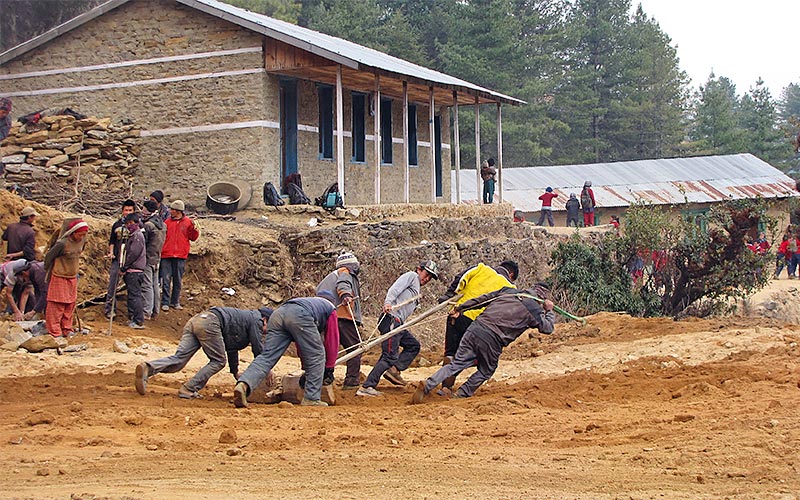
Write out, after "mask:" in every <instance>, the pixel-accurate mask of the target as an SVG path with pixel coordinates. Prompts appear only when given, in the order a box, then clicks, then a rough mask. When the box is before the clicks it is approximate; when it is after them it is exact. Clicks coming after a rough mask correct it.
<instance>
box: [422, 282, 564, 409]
mask: <svg viewBox="0 0 800 500" xmlns="http://www.w3.org/2000/svg"><path fill="white" fill-rule="evenodd" d="M536 297H537V291H536V290H535V289H529V290H524V291H518V290H514V289H509V288H505V289H501V290H497V291H495V292H491V293H487V294H485V295H481V296H480V297H476V298H474V299H472V300H468V301H467V302H464V303H463V304H459V305H457V306H456V307H455V309H454V312H453V314H454V315H459V314H461V313H462V312H465V311H469V310H471V309H474V308H485V310H484V312H483V313H482V314H481V315H480V316H479V317H478V318H477V319H476V320H475V321H473V322H472V324H471V325H470V326H469V328H468V329H467V332H466V333H465V334H464V338H463V339H462V340H461V343H460V344H459V346H458V351H456V355H455V358H454V359H453V361H452V362H451V363H450V364H448V365H445V366H443V367H442V368H440V369H439V370H438V371H437V372H436V373H434V374H433V375H432V376H430V377H429V378H428V379H427V380H425V381H424V382H420V383H418V384H417V389H416V391H414V394H413V396H412V398H411V403H412V404H418V403H421V402H422V400H423V398H424V397H425V395H426V394H429V393H430V392H431V391H432V390H433V389H435V388H436V386H438V385H439V384H441V383H442V382H443V381H444V380H446V379H447V378H448V377H451V376H453V375H454V374H456V373H458V372H460V371H462V370H464V369H466V368H469V367H471V366H473V364H474V363H475V362H476V361H477V363H478V370H477V371H476V372H475V373H473V374H472V376H470V377H469V379H467V381H466V382H464V384H462V385H461V387H459V388H458V391H457V392H456V394H455V395H454V397H456V398H469V397H472V395H473V394H475V391H476V390H477V389H478V387H480V386H481V384H483V383H484V382H486V381H487V380H489V379H490V378H491V377H492V375H494V372H495V370H497V363H498V361H499V359H500V354H502V352H503V348H505V347H507V346H508V345H509V344H510V343H511V342H513V341H514V340H516V339H517V337H519V336H520V335H521V334H522V333H523V332H524V331H525V330H527V329H528V328H537V329H538V330H539V332H541V333H545V334H549V333H552V332H553V329H554V326H553V323H554V322H555V314H554V313H553V302H552V301H550V300H549V299H546V300H544V301H543V304H542V305H539V302H538V301H537V300H536ZM530 336H532V334H531V335H530Z"/></svg>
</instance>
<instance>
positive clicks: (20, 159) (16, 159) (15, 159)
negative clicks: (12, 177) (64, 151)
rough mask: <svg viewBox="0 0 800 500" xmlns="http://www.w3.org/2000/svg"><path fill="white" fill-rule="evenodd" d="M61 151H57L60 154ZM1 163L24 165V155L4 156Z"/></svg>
mask: <svg viewBox="0 0 800 500" xmlns="http://www.w3.org/2000/svg"><path fill="white" fill-rule="evenodd" d="M60 152H61V151H59V153H60ZM2 163H25V155H10V156H4V157H3V159H2Z"/></svg>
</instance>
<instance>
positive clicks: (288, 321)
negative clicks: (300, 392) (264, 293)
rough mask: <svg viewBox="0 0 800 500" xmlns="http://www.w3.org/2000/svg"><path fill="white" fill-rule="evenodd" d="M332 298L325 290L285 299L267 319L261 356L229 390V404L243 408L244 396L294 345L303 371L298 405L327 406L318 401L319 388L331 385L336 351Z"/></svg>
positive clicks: (336, 338) (336, 336) (336, 322)
mask: <svg viewBox="0 0 800 500" xmlns="http://www.w3.org/2000/svg"><path fill="white" fill-rule="evenodd" d="M334 302H335V297H334V296H333V294H331V293H330V292H329V291H327V290H323V291H321V292H319V296H318V297H299V298H294V299H289V300H287V301H286V302H284V303H283V304H282V305H281V306H280V307H278V308H277V309H275V312H273V313H272V316H270V318H269V324H268V325H267V336H266V338H265V339H264V346H263V350H262V352H261V354H259V355H258V356H256V359H254V360H253V362H252V363H250V366H248V367H247V370H245V371H244V373H243V374H242V375H241V376H240V377H239V381H238V382H237V383H236V387H234V388H233V404H234V406H236V407H237V408H243V407H246V406H247V396H249V395H250V393H251V392H252V391H253V390H254V389H256V388H258V386H259V385H261V382H263V381H264V379H265V378H266V377H267V375H268V374H269V373H270V371H271V370H272V369H273V368H274V367H275V365H276V364H277V363H278V360H279V359H280V358H281V356H283V353H284V352H286V349H287V348H288V347H289V344H291V343H292V342H294V343H295V344H297V350H298V354H299V356H300V360H301V362H302V365H303V369H304V370H305V389H304V390H305V394H304V396H303V400H302V401H301V402H300V405H302V406H328V403H326V402H324V401H322V400H321V396H322V386H323V384H324V385H330V384H332V383H333V368H334V366H335V365H336V356H337V355H338V349H339V323H338V317H337V316H336V308H335V307H334V305H333V303H334Z"/></svg>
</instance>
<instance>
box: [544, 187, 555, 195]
mask: <svg viewBox="0 0 800 500" xmlns="http://www.w3.org/2000/svg"><path fill="white" fill-rule="evenodd" d="M545 191H547V192H548V193H552V192H553V188H551V187H550V186H547V189H545Z"/></svg>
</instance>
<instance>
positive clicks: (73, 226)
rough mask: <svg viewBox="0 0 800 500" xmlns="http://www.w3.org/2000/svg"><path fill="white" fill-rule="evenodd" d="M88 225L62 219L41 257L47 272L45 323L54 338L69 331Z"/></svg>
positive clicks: (76, 298) (66, 334) (75, 220)
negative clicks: (51, 244) (62, 221)
mask: <svg viewBox="0 0 800 500" xmlns="http://www.w3.org/2000/svg"><path fill="white" fill-rule="evenodd" d="M88 232H89V225H88V224H87V223H86V222H84V221H83V220H81V219H73V220H69V221H65V223H64V227H63V228H62V231H61V234H60V236H59V238H58V240H57V241H56V242H55V243H54V244H53V246H51V247H50V250H48V251H47V255H45V256H44V268H45V270H46V271H47V276H48V280H49V283H50V284H49V285H48V287H47V308H46V310H45V323H46V325H47V331H48V333H50V335H52V336H53V337H69V336H70V335H71V334H72V313H73V311H74V310H75V302H77V300H78V270H79V268H80V260H81V253H83V248H84V246H85V245H86V242H85V241H84V240H85V239H86V235H87V234H88Z"/></svg>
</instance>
